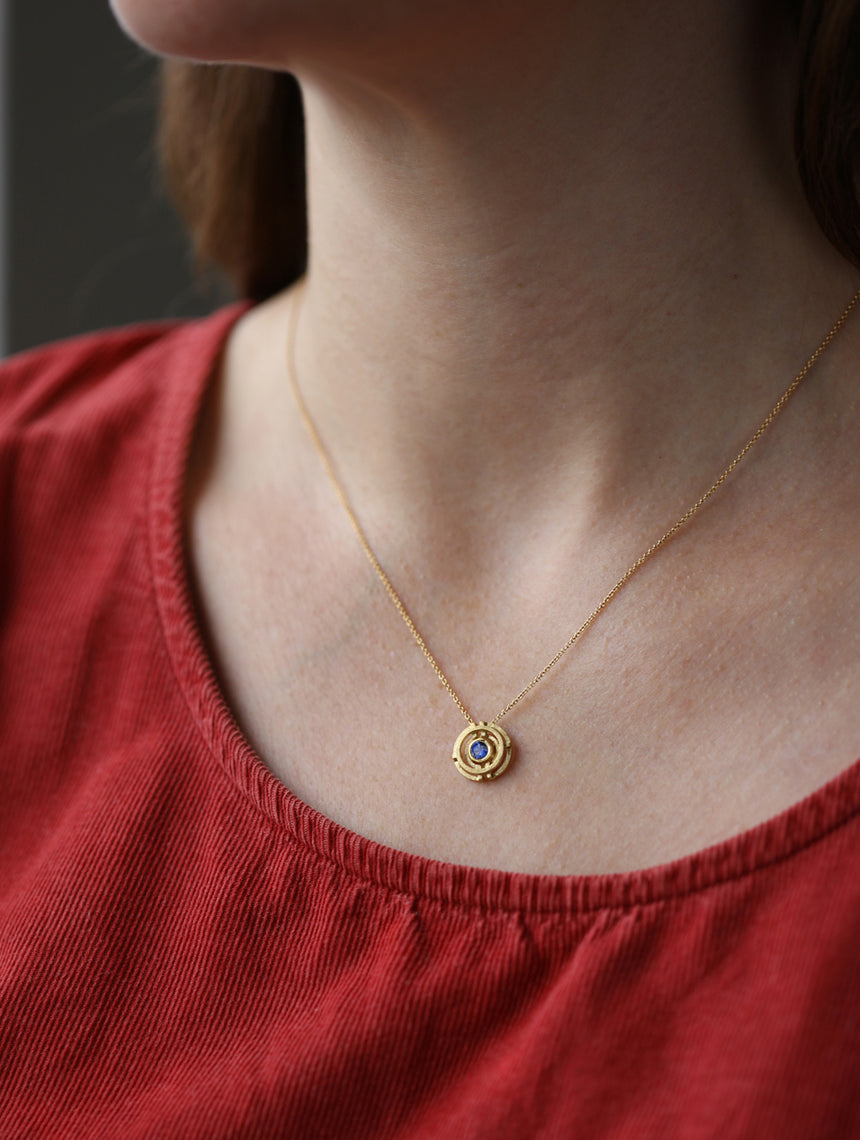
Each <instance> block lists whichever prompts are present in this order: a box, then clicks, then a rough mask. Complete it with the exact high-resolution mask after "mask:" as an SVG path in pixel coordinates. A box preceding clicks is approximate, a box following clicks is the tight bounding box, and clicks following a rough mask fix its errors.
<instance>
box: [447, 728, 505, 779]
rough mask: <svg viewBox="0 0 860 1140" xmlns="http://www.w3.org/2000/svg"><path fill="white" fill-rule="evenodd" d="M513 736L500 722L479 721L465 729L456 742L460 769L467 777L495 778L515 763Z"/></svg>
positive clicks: (456, 756) (455, 746) (455, 761)
mask: <svg viewBox="0 0 860 1140" xmlns="http://www.w3.org/2000/svg"><path fill="white" fill-rule="evenodd" d="M511 750H512V745H511V738H510V737H509V736H508V734H507V733H506V732H505V730H504V729H503V728H500V727H499V726H498V725H497V724H488V723H487V722H486V721H484V720H482V721H479V722H478V723H477V724H470V725H469V727H468V728H464V729H463V731H462V732H461V733H460V735H459V736H458V737H457V742H456V743H455V745H454V755H453V760H454V763H455V764H456V766H457V771H458V772H459V773H460V775H461V776H465V777H466V779H467V780H495V779H497V777H499V776H501V774H502V772H504V770H505V769H506V768H507V766H508V765H509V764H510V762H511Z"/></svg>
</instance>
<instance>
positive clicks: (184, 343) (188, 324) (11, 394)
mask: <svg viewBox="0 0 860 1140" xmlns="http://www.w3.org/2000/svg"><path fill="white" fill-rule="evenodd" d="M242 309H243V306H236V305H234V306H230V307H229V308H226V309H222V310H219V312H217V313H215V314H213V315H211V316H209V317H205V318H203V319H201V320H191V321H170V322H158V323H149V324H141V325H136V326H131V327H129V328H121V329H110V330H107V331H100V332H94V333H88V334H86V335H83V336H79V337H75V338H73V339H70V340H65V341H59V342H57V343H54V344H49V345H45V346H42V347H39V348H35V349H31V350H28V351H26V352H22V353H20V354H18V355H16V356H12V357H9V358H8V359H6V360H5V361H2V362H0V446H2V444H3V443H6V444H7V445H8V444H9V443H10V442H12V441H13V440H16V439H17V440H20V438H21V436H22V435H33V434H37V435H38V434H41V433H43V432H46V431H47V432H51V433H52V434H54V433H55V432H59V433H60V434H63V433H72V434H73V433H74V432H75V431H76V430H80V429H81V428H84V429H85V428H86V427H87V425H91V426H93V427H95V426H97V424H98V423H99V422H100V421H103V420H104V419H106V418H107V419H111V418H112V417H111V413H112V412H113V413H114V414H117V413H119V414H122V412H123V411H124V412H125V413H126V414H128V412H130V411H132V410H133V409H134V408H135V407H139V406H140V405H141V404H146V403H151V401H152V397H153V396H154V395H156V394H157V390H158V389H161V388H165V387H167V386H168V385H170V384H171V383H182V382H183V378H184V377H187V376H188V374H189V366H190V365H195V366H196V367H194V368H192V369H190V371H193V372H195V373H198V372H199V370H200V366H201V365H204V366H205V365H206V363H207V361H209V362H210V363H211V364H212V365H214V361H215V358H216V357H217V355H218V353H219V351H220V348H221V344H222V341H223V339H224V337H225V335H226V332H227V330H228V329H229V327H230V325H231V324H232V322H233V321H234V320H235V319H236V317H237V316H238V315H239V313H240V312H241V311H242Z"/></svg>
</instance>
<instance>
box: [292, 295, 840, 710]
mask: <svg viewBox="0 0 860 1140" xmlns="http://www.w3.org/2000/svg"><path fill="white" fill-rule="evenodd" d="M304 285H305V283H304V282H302V283H301V284H300V285H299V286H298V287H297V289H296V291H295V294H294V296H293V298H292V303H291V305H290V315H289V330H288V336H287V372H288V376H289V381H290V387H291V388H292V391H293V397H294V399H295V401H296V406H297V407H298V410H299V415H300V416H301V419H302V422H303V424H304V426H305V430H306V431H307V433H308V435H309V437H310V439H311V441H312V443H313V445H314V448H315V449H316V451H317V453H318V455H319V457H320V460H321V462H322V465H323V467H324V469H325V471H326V474H327V475H328V478H329V480H330V482H331V484H332V487H333V488H334V491H335V494H336V495H337V498H338V500H339V502H340V504H341V506H342V507H343V509H344V511H345V512H346V516H347V518H348V519H349V521H350V523H351V525H352V529H353V530H354V531H355V534H356V537H357V538H358V541H359V542H360V543H361V547H362V549H363V551H364V553H365V555H366V556H367V559H368V561H369V562H370V564H371V566H372V567H373V569H374V570H375V571H376V574H377V577H378V578H379V580H380V581H381V582H382V584H383V586H384V587H385V589H386V591H387V593H388V596H389V597H390V598H391V600H392V602H393V603H394V605H395V606H396V608H397V612H398V613H399V614H400V616H401V617H402V618H403V620H404V622H405V623H406V625H407V626H408V627H409V631H410V633H411V634H412V636H413V638H414V639H415V641H416V643H417V645H418V648H419V649H420V650H421V652H422V653H423V654H424V656H425V657H426V658H427V660H428V661H429V662H430V664H431V665H432V666H433V670H434V672H435V673H436V676H437V677H438V678H439V680H440V681H441V682H442V684H443V685H444V687H445V689H446V690H447V692H448V694H449V696H450V697H451V699H452V700H453V702H454V704H455V705H456V706H457V708H458V709H459V710H460V712H461V713H462V714H463V716H464V717H465V718H466V720H467V721H468V722H469V723H470V724H472V723H475V721H474V717H473V716H472V715H471V713H470V712H469V710H468V708H467V707H466V705H465V704H464V703H463V701H462V700H461V699H460V697H459V695H458V694H457V692H456V691H455V689H454V686H453V685H452V684H451V682H450V681H449V680H448V678H447V677H446V676H445V674H444V673H443V671H442V668H441V666H440V665H439V662H438V661H437V660H436V658H435V657H434V656H433V654H432V653H431V652H430V649H429V648H428V646H427V643H426V641H425V640H424V638H423V637H422V636H421V634H420V633H419V632H418V628H417V626H416V625H415V622H414V621H413V620H412V617H411V615H410V614H409V611H408V610H407V609H406V606H405V605H404V604H403V601H402V599H401V597H400V595H399V594H398V593H397V591H396V590H395V588H394V586H393V585H392V583H391V579H390V578H389V577H388V575H387V574H386V573H385V571H384V570H383V569H382V567H381V566H380V564H379V559H378V558H377V557H376V555H375V554H374V552H373V550H372V548H371V546H370V543H369V542H368V541H367V538H366V536H365V533H364V531H363V530H362V528H361V524H360V523H359V521H358V519H357V518H356V516H355V512H354V511H353V509H352V507H351V505H350V503H349V500H348V499H347V497H346V493H345V492H344V490H343V488H342V486H341V484H340V480H339V479H338V477H337V475H336V474H335V471H334V467H333V466H332V463H331V460H330V459H329V456H328V452H327V451H326V449H325V447H324V445H323V442H322V440H321V438H320V435H319V432H318V431H317V429H316V425H315V424H314V422H313V420H312V419H311V416H310V413H309V412H308V409H307V405H306V404H305V401H304V397H303V396H302V393H301V389H300V388H299V382H298V377H297V375H296V363H295V340H296V326H297V323H298V317H299V312H300V308H301V306H300V304H299V301H300V299H301V294H302V292H303V289H304ZM858 301H860V289H858V291H857V292H856V293H855V294H854V296H853V297H852V298H851V300H850V301H849V302H848V304H847V305H846V306H845V308H844V309H843V311H842V313H841V314H840V316H839V318H838V320H837V321H836V322H835V323H834V325H833V327H832V328H831V329H830V330H829V331H828V333H827V335H826V336H825V337H824V339H823V340H822V341H821V343H820V344H819V345H818V347H817V348H816V349H815V351H814V352H813V353H812V355H811V356H810V357H809V359H808V360H807V361H806V363H805V364H804V366H803V367H802V368H801V370H800V371H799V372H798V373H797V375H796V376H795V377H794V379H793V380H792V382H791V383H790V384H789V386H788V387H787V388H786V390H785V391H784V392H783V393H782V395H781V396H780V398H779V399H778V400H777V402H776V403H775V404H774V406H773V407H772V408H771V410H770V411H769V412H768V414H767V415H766V416H765V418H764V419H763V420H762V422H761V423H760V424H759V426H758V427H757V428H756V430H755V431H754V432H753V434H752V435H751V436H750V438H749V439H748V440H747V442H746V443H745V444H744V446H743V447H742V448H741V450H740V451H739V452H738V453H737V455H736V456H735V457H734V459H733V460H732V461H731V463H729V465H728V466H727V467H726V468H725V469H724V470H723V471H722V472H721V473H720V475H719V476H718V477H717V478H716V479H715V480H714V482H713V483H712V484H711V485H710V487H709V488H708V489H707V491H705V493H704V494H703V495H701V496H700V497H699V498H698V499H696V501H695V502H694V503H693V505H692V506H691V507H689V508H688V509H687V510H686V511H685V512H684V513H683V514H682V515H681V517H680V518H679V519H678V520H677V522H675V523H673V524H672V526H670V527H669V529H668V530H667V531H666V533H665V534H664V535H662V536H661V537H660V538H658V539H657V541H656V542H654V543H652V544H651V546H649V547H648V549H647V550H645V551H643V552H642V554H640V555H639V557H638V558H637V559H636V561H635V562H633V563H631V565H630V566H628V568H627V569H626V570H625V571H624V573H623V574H622V576H621V577H620V578H619V579H618V581H617V582H616V583H615V585H614V586H613V587H612V589H611V590H610V591H609V593H608V594H606V596H605V597H604V598H603V599H602V601H601V602H599V603H598V605H596V606H595V607H594V609H593V610H592V611H591V613H590V614H589V615H588V617H587V618H586V619H585V621H584V622H583V623H582V625H581V626H580V627H579V628H578V629H577V630H576V631H575V632H574V633H573V634H571V636H570V637H569V638H568V639H567V641H566V642H565V643H564V645H563V646H562V647H561V649H559V651H558V653H556V655H555V656H554V657H553V658H552V660H551V661H548V662H547V664H546V665H544V667H543V669H541V671H540V672H539V673H538V674H537V676H535V677H533V678H532V680H531V681H529V683H528V684H527V685H526V686H525V688H524V689H521V690H520V692H519V693H517V695H516V696H515V697H514V699H513V700H512V701H509V702H508V704H506V705H505V707H504V708H503V709H501V710H500V711H499V712H498V713H496V715H495V717H493V721H494V722H498V721H500V720H501V719H502V717H504V716H507V714H508V713H509V712H511V710H512V709H513V708H515V706H516V705H518V704H519V703H520V701H521V700H522V699H523V697H525V696H526V695H527V694H528V693H530V692H531V691H532V689H533V688H534V687H535V685H537V684H539V683H540V682H541V681H542V680H543V679H544V677H545V676H546V675H547V673H549V671H550V669H552V668H553V666H555V665H557V664H558V662H559V661H560V660H561V659H562V657H564V655H565V653H567V651H568V649H570V648H571V646H573V645H575V644H576V642H577V641H579V639H580V638H581V637H582V635H583V634H584V633H585V632H586V630H587V629H588V628H589V627H590V626H591V625H593V624H594V622H595V621H596V620H597V618H598V617H599V616H600V615H601V614H602V613H603V611H604V610H605V609H606V607H607V606H608V605H609V603H610V602H611V601H612V600H613V598H615V597H616V596H617V594H618V593H619V592H620V591H621V590H623V589H624V587H625V586H626V585H627V583H628V582H629V581H630V579H631V578H632V577H633V575H634V574H635V573H636V572H637V570H641V569H642V567H643V566H644V565H645V563H646V562H648V561H649V560H650V559H651V558H653V557H654V555H655V554H656V553H657V551H658V550H661V549H662V548H663V547H664V546H665V545H666V543H667V542H669V541H670V540H671V539H672V538H674V537H675V535H676V534H677V533H678V531H680V530H681V529H683V527H685V526H686V525H687V523H688V522H689V521H690V519H691V518H692V517H693V516H694V515H695V514H696V513H697V512H698V511H699V510H700V509H701V508H702V507H703V506H704V505H705V503H707V502H708V500H709V499H710V498H711V496H712V495H714V494H716V492H717V491H718V490H719V489H720V487H722V485H723V484H724V483H725V481H726V480H727V479H728V477H729V476H730V475H731V474H732V472H733V471H734V470H735V468H736V467H737V466H738V464H739V463H740V462H741V461H742V460H743V459H744V457H745V456H746V455H747V454H748V452H749V451H750V450H751V449H752V448H753V447H754V446H755V444H756V443H757V442H758V441H759V440H760V439H761V437H762V436H763V435H764V433H765V432H766V431H767V429H768V428H769V427H770V426H771V424H772V423H773V421H774V420H775V419H776V417H777V416H778V415H779V413H780V412H781V411H782V410H783V408H784V407H785V405H786V404H787V403H788V401H789V400H790V399H791V397H792V396H793V395H794V393H795V392H796V391H797V389H798V388H799V387H800V385H801V384H802V383H803V381H804V380H805V379H806V376H807V375H808V374H809V372H810V371H811V370H812V368H813V366H814V365H815V363H816V361H817V360H818V358H819V357H820V356H821V355H822V353H823V352H824V351H825V350H826V349H827V348H828V347H829V346H830V344H831V343H832V342H833V340H834V339H835V337H836V335H837V334H838V333H839V331H840V329H841V328H842V326H843V325H844V324H845V322H846V321H847V320H848V317H849V316H850V314H851V311H852V310H853V309H854V308H855V306H856V305H857V302H858Z"/></svg>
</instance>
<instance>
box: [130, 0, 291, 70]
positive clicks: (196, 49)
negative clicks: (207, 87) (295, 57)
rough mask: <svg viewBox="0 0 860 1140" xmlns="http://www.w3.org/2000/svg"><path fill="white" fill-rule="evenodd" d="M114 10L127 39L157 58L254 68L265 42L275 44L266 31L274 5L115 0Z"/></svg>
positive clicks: (202, 0) (214, 0)
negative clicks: (250, 64) (167, 57)
mask: <svg viewBox="0 0 860 1140" xmlns="http://www.w3.org/2000/svg"><path fill="white" fill-rule="evenodd" d="M110 6H111V9H112V11H113V14H114V16H115V17H116V19H117V21H118V22H119V25H120V27H121V28H122V29H123V31H124V32H125V33H126V35H128V36H129V37H130V38H131V39H133V40H135V42H136V43H138V44H140V45H141V47H144V48H146V49H147V50H149V51H151V52H154V53H155V54H156V55H163V56H170V57H174V58H179V59H189V60H196V61H199V62H201V63H255V62H257V59H258V57H259V55H260V54H261V48H262V43H263V41H265V40H266V39H268V42H269V44H271V37H266V36H265V34H264V29H265V27H266V20H265V15H266V12H265V9H266V8H267V7H268V8H269V9H271V8H272V6H273V5H272V0H268V4H266V3H265V0H264V3H262V4H257V3H254V2H253V0H244V2H242V3H238V2H237V0H110ZM275 7H276V8H277V5H275ZM269 23H271V19H270V20H269Z"/></svg>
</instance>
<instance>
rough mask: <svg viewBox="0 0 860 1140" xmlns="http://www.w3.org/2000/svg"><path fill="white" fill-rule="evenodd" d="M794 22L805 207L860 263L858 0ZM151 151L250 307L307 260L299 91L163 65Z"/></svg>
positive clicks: (212, 258)
mask: <svg viewBox="0 0 860 1140" xmlns="http://www.w3.org/2000/svg"><path fill="white" fill-rule="evenodd" d="M783 3H784V4H785V6H786V10H787V11H788V12H789V14H790V15H791V16H792V17H793V19H794V20H795V22H796V28H797V37H798V74H797V95H796V107H795V131H794V138H795V155H796V159H797V166H798V170H799V173H800V178H801V181H802V183H803V187H804V190H805V191H806V196H807V198H808V200H809V204H810V206H811V207H812V211H813V213H814V214H815V216H816V218H817V219H818V222H819V225H820V226H821V228H822V230H823V231H824V233H825V234H826V235H827V237H828V238H829V239H830V241H831V242H832V243H833V245H834V246H836V248H837V249H838V250H839V251H840V253H842V254H843V255H844V256H845V257H846V258H848V259H849V260H850V261H851V262H853V263H854V264H855V265H858V266H860V181H859V180H858V172H860V0H783ZM159 143H160V150H161V155H162V160H163V165H164V170H165V173H166V176H167V182H168V185H169V188H170V190H171V193H172V196H173V198H174V201H175V202H176V205H177V206H178V208H179V211H180V213H181V214H182V215H183V216H184V218H185V220H186V222H187V223H188V226H189V228H190V231H191V235H192V239H193V243H194V250H195V254H196V259H197V261H198V264H201V265H208V266H213V267H216V268H217V269H220V270H221V271H222V272H223V273H225V274H226V276H227V277H228V279H229V280H230V281H231V282H232V284H233V286H234V288H235V289H236V290H237V292H238V293H239V294H240V295H242V296H246V297H250V298H253V299H254V300H263V299H264V298H266V297H268V296H271V295H272V294H273V293H276V292H277V291H278V290H279V289H281V288H283V287H284V286H285V285H288V284H289V283H290V282H291V281H294V280H295V279H296V278H297V277H299V276H300V275H301V273H302V271H303V269H304V266H305V262H306V258H307V227H306V221H305V179H304V128H303V122H302V107H301V95H300V92H299V88H298V84H297V83H296V81H295V80H294V79H293V78H292V77H291V76H289V75H285V74H281V73H276V72H271V71H264V70H261V69H259V68H250V67H236V66H226V65H225V66H211V65H197V64H189V63H179V62H168V63H166V64H164V66H163V71H162V102H161V125H160V132H159Z"/></svg>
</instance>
